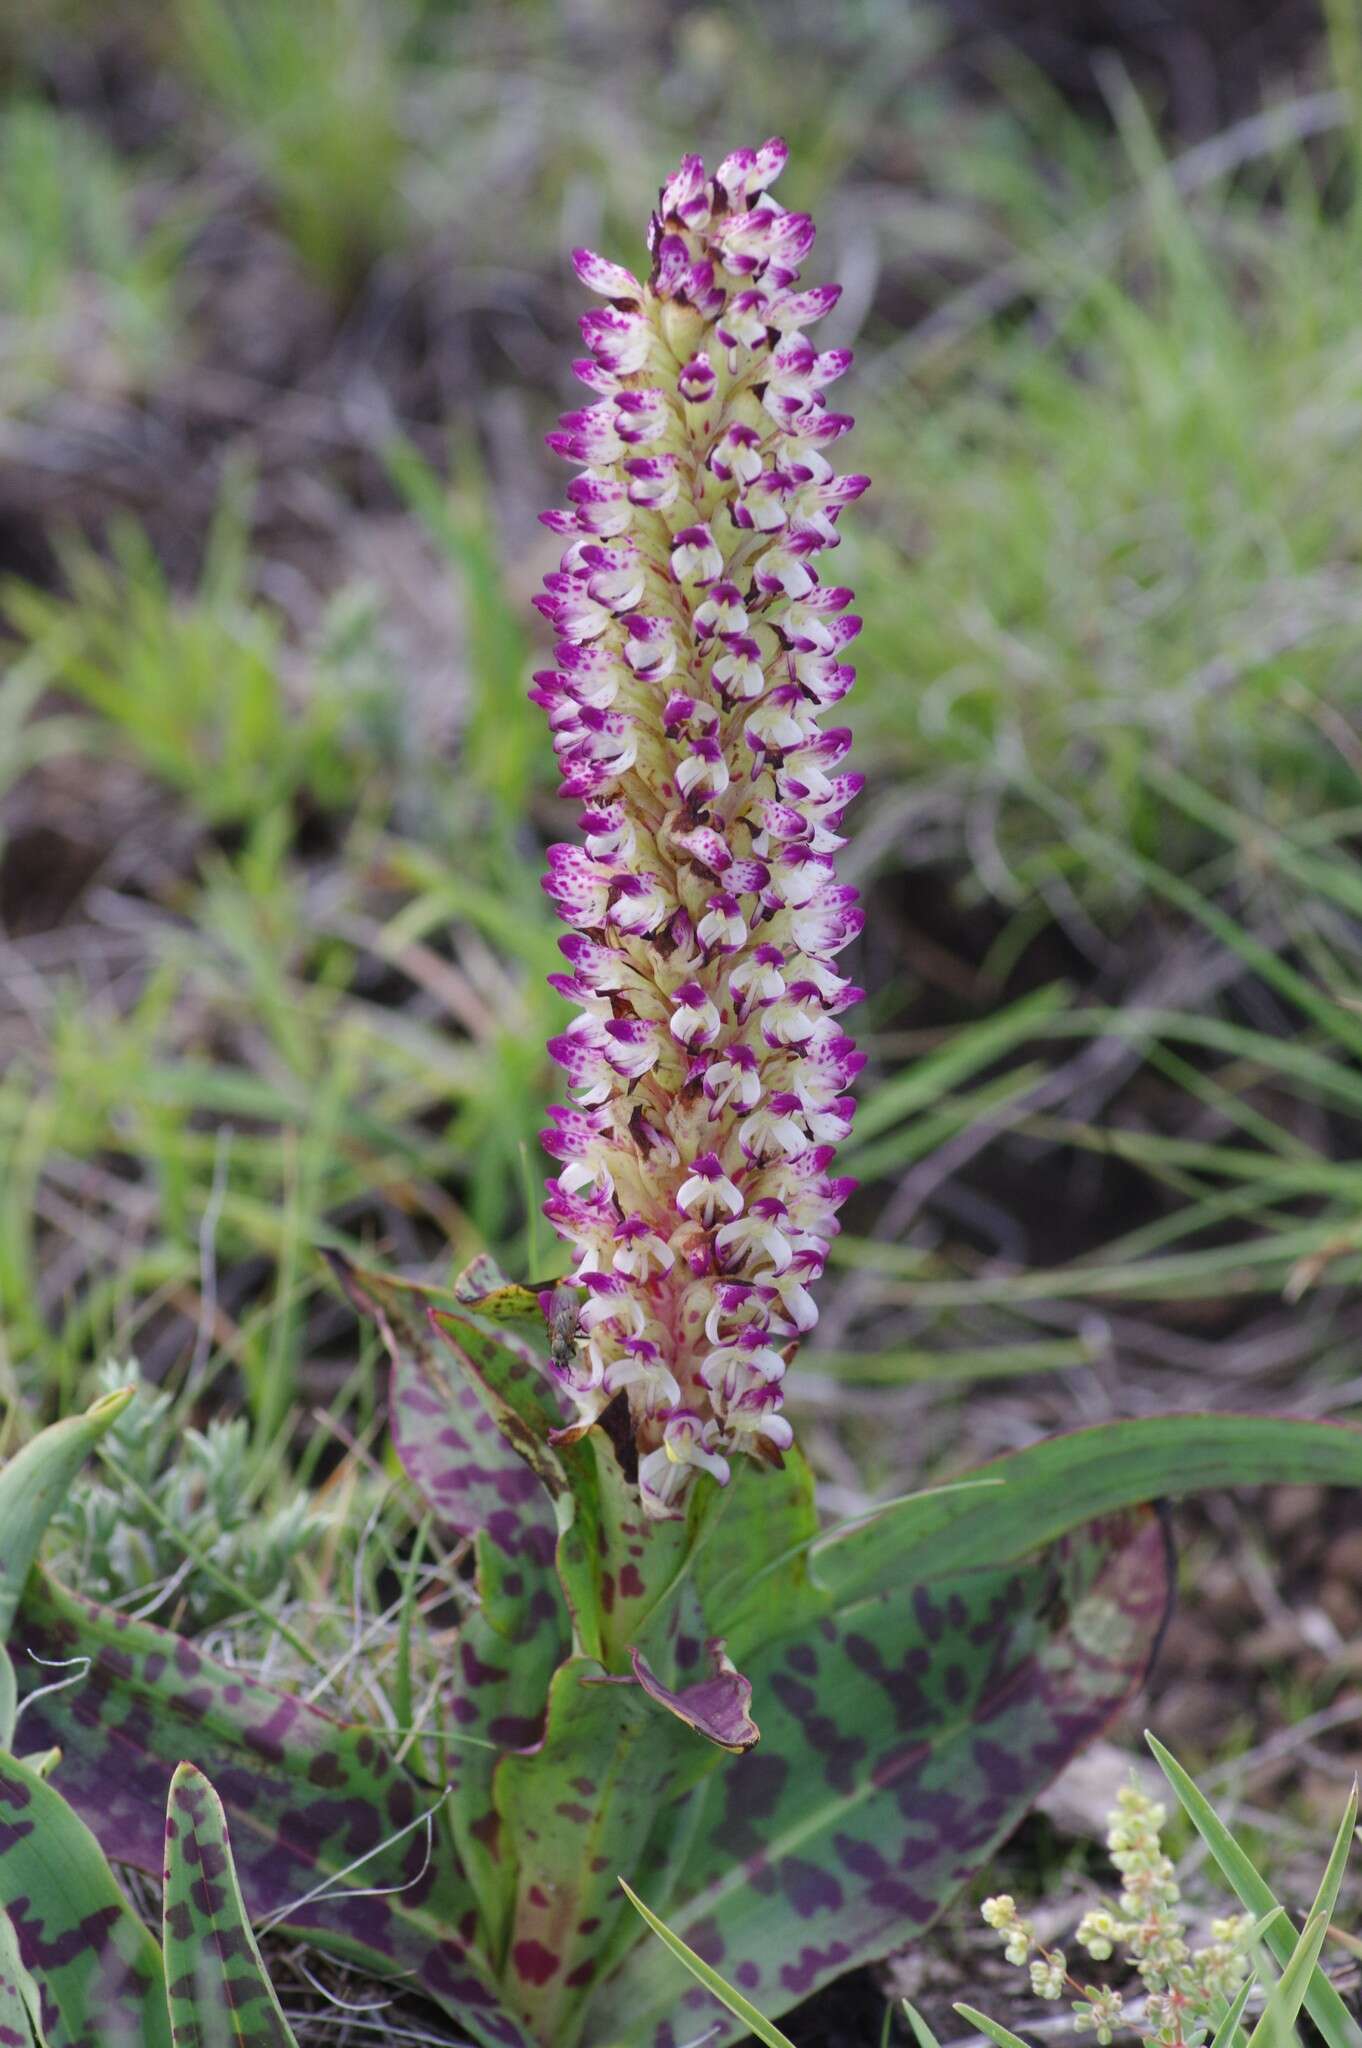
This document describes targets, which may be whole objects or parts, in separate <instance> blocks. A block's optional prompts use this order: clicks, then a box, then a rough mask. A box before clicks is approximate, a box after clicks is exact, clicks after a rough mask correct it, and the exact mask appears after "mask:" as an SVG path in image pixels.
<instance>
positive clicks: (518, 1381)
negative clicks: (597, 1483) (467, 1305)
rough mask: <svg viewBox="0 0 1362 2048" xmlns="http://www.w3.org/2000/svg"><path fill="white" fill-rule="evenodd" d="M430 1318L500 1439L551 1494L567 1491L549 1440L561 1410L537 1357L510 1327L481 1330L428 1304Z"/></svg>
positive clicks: (468, 1320)
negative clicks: (499, 1434) (501, 1438)
mask: <svg viewBox="0 0 1362 2048" xmlns="http://www.w3.org/2000/svg"><path fill="white" fill-rule="evenodd" d="M430 1320H431V1322H432V1324H433V1325H434V1327H435V1328H436V1329H437V1330H438V1331H439V1333H440V1335H441V1336H442V1337H443V1338H444V1340H445V1342H446V1344H448V1346H449V1348H450V1350H451V1351H452V1352H453V1353H454V1355H455V1357H456V1358H457V1359H458V1361H459V1364H460V1366H461V1367H462V1369H463V1375H464V1377H465V1378H466V1379H467V1380H468V1381H469V1382H470V1383H471V1384H472V1385H473V1386H474V1387H475V1388H476V1389H477V1392H478V1396H479V1398H480V1399H481V1401H482V1404H483V1406H484V1408H485V1409H486V1411H487V1413H488V1414H489V1415H490V1417H491V1419H492V1421H493V1422H494V1423H495V1424H496V1427H497V1429H498V1430H499V1431H500V1432H501V1435H502V1437H503V1439H504V1440H505V1442H506V1443H507V1444H509V1445H510V1447H511V1449H512V1450H513V1451H515V1452H516V1453H517V1454H518V1455H519V1457H520V1458H522V1459H523V1460H524V1462H525V1464H526V1465H527V1466H528V1467H529V1468H530V1470H531V1471H532V1472H536V1473H538V1475H539V1478H540V1481H541V1482H542V1486H543V1488H544V1490H545V1491H547V1493H548V1494H549V1495H550V1497H551V1498H554V1499H557V1498H559V1497H561V1495H562V1494H563V1493H564V1491H565V1489H566V1484H567V1482H566V1480H565V1478H564V1475H563V1469H562V1465H561V1462H560V1460H559V1458H558V1456H557V1454H556V1453H555V1451H554V1449H553V1446H552V1445H551V1444H550V1442H549V1435H550V1433H551V1431H553V1430H555V1429H558V1428H559V1427H560V1426H561V1424H562V1421H563V1412H562V1409H561V1408H560V1407H559V1405H558V1399H557V1396H556V1395H555V1394H554V1391H553V1388H552V1385H551V1384H550V1381H549V1378H548V1375H547V1373H546V1371H545V1369H544V1365H543V1363H542V1361H541V1359H540V1358H539V1357H538V1356H537V1354H536V1353H535V1352H534V1350H533V1349H532V1348H531V1346H530V1345H528V1344H526V1343H525V1342H524V1341H523V1339H521V1338H520V1337H517V1336H515V1335H513V1333H512V1332H511V1331H509V1330H483V1329H480V1328H479V1327H478V1325H477V1324H476V1323H475V1322H474V1321H473V1320H472V1318H471V1317H469V1316H466V1315H456V1314H455V1313H454V1312H453V1311H452V1310H449V1309H444V1308H440V1307H438V1306H432V1308H431V1310H430Z"/></svg>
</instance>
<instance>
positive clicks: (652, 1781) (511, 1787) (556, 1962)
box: [495, 1658, 724, 2048]
mask: <svg viewBox="0 0 1362 2048" xmlns="http://www.w3.org/2000/svg"><path fill="white" fill-rule="evenodd" d="M602 1681H604V1682H602ZM723 1755H724V1752H723V1751H722V1750H720V1749H717V1748H716V1747H715V1746H714V1745H713V1744H712V1743H709V1742H705V1741H703V1740H702V1739H701V1738H700V1737H699V1736H697V1734H696V1733H695V1730H694V1729H693V1728H692V1727H690V1726H688V1725H687V1724H686V1723H684V1722H683V1721H681V1720H679V1719H678V1718H676V1717H675V1716H673V1715H671V1714H668V1713H664V1712H660V1711H659V1709H658V1708H657V1706H656V1705H655V1704H654V1703H653V1702H652V1701H651V1700H649V1699H648V1698H647V1696H646V1694H645V1693H644V1691H643V1689H642V1687H641V1686H639V1685H637V1684H635V1683H632V1682H628V1681H626V1682H624V1683H618V1682H616V1681H615V1680H613V1679H611V1678H610V1677H609V1675H608V1674H607V1673H605V1672H603V1671H602V1669H601V1667H600V1665H599V1664H598V1663H597V1662H596V1661H595V1660H594V1659H591V1658H573V1659H572V1660H571V1661H570V1662H569V1663H567V1664H565V1665H563V1667H562V1669H561V1670H559V1671H558V1672H557V1673H556V1674H555V1676H554V1680H553V1690H552V1695H551V1698H550V1704H549V1718H548V1727H547V1730H546V1733H545V1737H544V1741H543V1743H542V1745H541V1746H540V1747H539V1748H538V1749H537V1750H535V1751H534V1752H533V1753H532V1754H529V1755H523V1756H520V1755H513V1756H506V1757H503V1758H502V1760H501V1762H500V1763H499V1765H498V1766H497V1771H496V1778H495V1786H496V1797H497V1805H498V1808H499V1810H500V1812H501V1815H502V1819H503V1823H504V1829H505V1834H506V1838H507V1840H508V1841H510V1842H511V1843H513V1844H514V1845H515V1850H516V1854H517V1861H518V1877H519V1882H518V1887H517V1893H516V1910H515V1919H514V1924H513V1926H512V1929H511V1938H510V1944H509V1948H508V1952H507V1958H506V1966H505V1982H506V1985H507V1994H506V1995H507V1998H508V2001H509V2002H511V2004H512V2005H513V2008H514V2010H515V2012H516V2013H517V2015H518V2016H519V2017H520V2018H522V2019H523V2020H524V2022H525V2024H526V2026H527V2028H528V2029H529V2030H530V2031H531V2032H532V2033H533V2034H534V2036H535V2038H536V2039H537V2040H540V2041H544V2042H551V2043H553V2048H574V2044H575V2043H576V2042H577V2041H578V2039H579V2038H580V2036H581V2030H582V2027H583V2025H584V2023H585V2022H586V2020H587V2017H588V2005H589V2001H590V1997H591V1994H592V1992H593V1990H594V1988H595V1986H596V1985H597V1983H598V1982H599V1981H600V1977H601V1974H602V1969H603V1963H604V1960H605V1958H606V1956H607V1955H608V1954H609V1953H610V1952H611V1949H612V1944H613V1943H614V1937H615V1936H616V1934H617V1931H618V1929H619V1926H620V1924H621V1923H622V1922H627V1923H628V1925H629V1941H630V1942H631V1943H632V1942H634V1941H637V1939H638V1938H639V1930H638V1929H637V1927H636V1926H635V1925H634V1924H633V1922H632V1915H630V1914H629V1913H628V1908H627V1906H626V1904H625V1901H624V1899H623V1897H622V1896H621V1894H620V1892H619V1890H618V1888H617V1886H616V1883H615V1879H616V1876H617V1874H618V1872H619V1871H620V1870H621V1869H625V1868H632V1867H633V1865H634V1863H635V1862H636V1861H637V1859H638V1858H639V1856H641V1855H642V1854H643V1852H644V1850H645V1848H646V1845H647V1844H648V1842H649V1841H650V1840H651V1838H652V1837H653V1836H654V1834H655V1833H656V1831H657V1828H658V1826H659V1819H660V1817H661V1818H662V1824H663V1825H664V1826H665V1825H666V1818H665V1817H666V1815H667V1811H668V1808H669V1806H671V1805H672V1804H673V1803H674V1802H676V1801H677V1800H679V1799H681V1798H682V1797H683V1796H684V1795H685V1793H687V1792H688V1791H689V1790H690V1789H691V1787H692V1786H693V1785H694V1784H695V1783H696V1781H697V1779H698V1778H699V1777H701V1776H704V1775H706V1774H708V1773H709V1772H710V1771H713V1770H714V1769H716V1768H717V1766H718V1764H719V1762H720V1761H721V1760H722V1758H723ZM588 2038H589V2039H591V2040H595V2039H596V2038H600V2039H603V2040H613V2037H612V2036H610V2035H608V2034H607V2035H603V2036H597V2034H596V2033H595V2031H594V2029H593V2030H592V2032H591V2033H590V2034H589V2036H588Z"/></svg>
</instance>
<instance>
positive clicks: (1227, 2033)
mask: <svg viewBox="0 0 1362 2048" xmlns="http://www.w3.org/2000/svg"><path fill="white" fill-rule="evenodd" d="M1269 1917H1275V1916H1269ZM1252 1990H1253V1979H1252V1977H1245V1979H1244V1981H1243V1983H1242V1984H1241V1985H1240V1986H1239V1989H1238V1991H1236V1993H1235V1994H1234V2003H1233V2005H1231V2007H1230V2009H1229V2011H1228V2012H1227V2013H1226V2014H1225V2017H1224V2019H1223V2020H1221V2022H1220V2025H1219V2026H1218V2027H1217V2028H1216V2030H1215V2037H1214V2039H1213V2040H1212V2042H1211V2048H1233V2043H1234V2041H1235V2038H1236V2036H1237V2035H1238V2032H1239V2022H1240V2020H1242V2019H1243V2017H1244V2007H1245V2006H1246V2005H1247V2004H1248V2002H1249V1994H1250V1992H1251V1991H1252Z"/></svg>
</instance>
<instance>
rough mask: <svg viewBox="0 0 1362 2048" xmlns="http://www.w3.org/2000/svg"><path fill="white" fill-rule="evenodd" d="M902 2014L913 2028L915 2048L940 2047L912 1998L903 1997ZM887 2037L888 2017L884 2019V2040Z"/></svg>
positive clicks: (891, 2008)
mask: <svg viewBox="0 0 1362 2048" xmlns="http://www.w3.org/2000/svg"><path fill="white" fill-rule="evenodd" d="M956 2010H957V2011H958V2010H959V2007H958V2006H957V2008H956ZM892 2011H893V2007H892V2006H891V2007H890V2012H891V2013H892ZM903 2016H904V2018H905V2019H906V2020H907V2022H908V2024H909V2026H910V2027H911V2028H912V2030H913V2039H914V2040H915V2041H916V2042H917V2048H941V2043H940V2042H939V2041H938V2040H937V2038H936V2035H935V2034H934V2033H933V2032H932V2030H931V2028H930V2027H929V2026H928V2025H927V2022H926V2020H924V2019H923V2017H922V2014H921V2013H920V2012H919V2011H918V2009H917V2007H916V2006H915V2005H914V2004H913V2002H912V2000H911V1999H907V1998H905V1999H904V2000H903ZM888 2038H889V2022H888V2019H886V2021H885V2039H886V2041H887V2040H888Z"/></svg>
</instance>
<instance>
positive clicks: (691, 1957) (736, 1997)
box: [618, 1878, 1020, 2048]
mask: <svg viewBox="0 0 1362 2048" xmlns="http://www.w3.org/2000/svg"><path fill="white" fill-rule="evenodd" d="M618 1882H619V1887H620V1890H621V1891H622V1892H623V1893H624V1896H625V1897H626V1898H627V1899H628V1901H629V1903H630V1905H631V1906H632V1907H633V1908H634V1910H635V1911H636V1912H638V1913H640V1914H642V1916H643V1918H644V1919H645V1920H646V1921H647V1923H648V1925H649V1926H650V1927H651V1928H652V1930H653V1933H654V1934H655V1935H656V1936H657V1938H658V1940H659V1941H660V1942H662V1943H663V1944H664V1945H665V1946H666V1947H667V1948H669V1949H670V1950H671V1952H672V1954H673V1955H674V1956H675V1957H676V1960H677V1961H678V1962H679V1963H684V1964H685V1966H686V1968H687V1969H688V1970H689V1971H690V1973H691V1975H692V1977H694V1978H695V1980H696V1982H697V1983H698V1984H703V1985H704V1987H705V1989H706V1991H708V1992H709V1994H710V1996H711V1997H712V1998H717V1999H718V2001H719V2003H720V2005H726V2006H727V2007H728V2009H729V2011H730V2012H731V2013H732V2014H733V2015H734V2017H735V2018H736V2019H740V2020H741V2021H742V2023H743V2025H744V2026H745V2027H746V2028H747V2029H748V2031H749V2033H752V2034H755V2035H756V2037H757V2039H758V2040H759V2041H764V2042H765V2043H766V2048H794V2043H793V2042H792V2041H791V2040H790V2037H789V2035H788V2034H782V2033H781V2031H780V2029H779V2027H773V2026H772V2024H771V2022H770V2020H768V2019H767V2017H766V2015H765V2013H760V2012H758V2011H757V2008H756V2007H755V2005H753V2004H751V2003H750V2001H749V2000H747V1999H746V1998H744V1997H743V1995H742V1993H741V1991H735V1990H734V1988H733V1986H732V1985H731V1984H726V1983H725V1982H724V1980H723V1978H722V1977H721V1976H720V1975H719V1973H718V1971H717V1970H711V1968H710V1966H709V1964H708V1963H702V1962H701V1960H700V1958H699V1956H697V1955H696V1953H695V1950H694V1949H693V1948H687V1947H686V1944H685V1942H684V1941H682V1939H681V1937H680V1935H679V1934H673V1933H672V1931H671V1928H670V1927H668V1926H667V1924H666V1922H665V1921H663V1920H659V1919H658V1917H657V1915H656V1913H651V1912H649V1910H648V1908H647V1907H646V1906H645V1905H644V1903H643V1901H642V1899H641V1898H640V1897H639V1896H638V1893H637V1892H635V1891H631V1890H630V1888H629V1886H628V1885H627V1884H626V1883H625V1881H624V1879H623V1878H620V1879H619V1880H618ZM1018 2048H1020V2043H1019V2044H1018Z"/></svg>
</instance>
